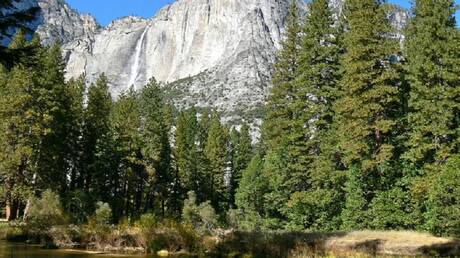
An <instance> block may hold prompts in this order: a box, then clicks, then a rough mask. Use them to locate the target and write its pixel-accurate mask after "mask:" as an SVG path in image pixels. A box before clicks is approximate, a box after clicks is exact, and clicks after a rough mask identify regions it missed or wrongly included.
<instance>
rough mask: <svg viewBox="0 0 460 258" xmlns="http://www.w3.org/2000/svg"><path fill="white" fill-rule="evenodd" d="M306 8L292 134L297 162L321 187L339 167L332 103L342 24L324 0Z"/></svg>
mask: <svg viewBox="0 0 460 258" xmlns="http://www.w3.org/2000/svg"><path fill="white" fill-rule="evenodd" d="M309 10H310V12H309V15H308V16H307V18H306V21H305V26H304V29H303V37H302V44H301V59H300V65H299V76H298V80H297V82H296V84H297V88H298V90H297V98H296V101H295V102H294V103H293V106H294V109H296V110H297V112H296V113H297V116H296V118H295V119H294V122H293V123H294V124H295V125H296V130H295V131H294V133H293V134H292V135H293V136H292V137H293V141H294V142H296V143H297V144H296V145H295V146H296V147H297V148H296V150H297V151H296V152H297V153H298V154H297V155H296V156H298V158H297V160H298V163H300V164H301V166H303V167H304V168H307V170H308V171H309V174H310V177H311V181H312V186H313V187H319V188H322V187H325V185H324V184H326V183H327V181H330V180H331V179H334V178H335V177H336V176H337V175H336V173H334V174H333V172H334V171H336V170H337V167H338V162H337V159H336V158H334V155H336V154H337V150H335V146H336V139H335V138H336V137H335V125H334V124H333V122H334V118H335V115H334V110H333V104H334V102H335V101H336V100H337V98H338V97H339V95H340V93H339V85H338V84H339V81H340V79H341V66H340V58H341V56H342V55H343V46H342V37H343V31H342V30H343V24H342V21H341V20H339V21H336V20H335V19H334V16H333V12H332V10H331V9H330V7H329V2H328V1H327V0H313V1H312V2H311V3H310V5H309ZM334 183H337V182H334Z"/></svg>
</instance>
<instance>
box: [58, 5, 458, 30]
mask: <svg viewBox="0 0 460 258" xmlns="http://www.w3.org/2000/svg"><path fill="white" fill-rule="evenodd" d="M174 1H175V0H110V1H107V0H67V2H68V3H69V4H70V5H71V6H72V7H73V8H75V9H77V10H79V11H80V12H84V13H90V14H92V15H93V16H95V17H96V19H97V20H98V22H99V23H101V24H102V25H107V24H109V23H110V22H111V21H113V20H114V19H116V18H119V17H123V16H127V15H139V16H143V17H146V18H148V17H152V16H153V15H154V14H155V13H156V12H157V11H158V10H159V9H160V8H161V7H163V6H165V5H167V4H169V3H172V2H174ZM234 1H238V0H234ZM390 2H392V3H396V4H399V5H401V6H404V7H407V8H409V7H410V2H411V1H410V0H390ZM457 3H458V4H460V0H457ZM457 19H458V20H459V19H460V17H458V18H457Z"/></svg>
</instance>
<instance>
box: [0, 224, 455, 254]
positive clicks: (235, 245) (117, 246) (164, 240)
mask: <svg viewBox="0 0 460 258" xmlns="http://www.w3.org/2000/svg"><path fill="white" fill-rule="evenodd" d="M191 230H192V229H190V228H187V227H183V226H181V225H180V224H174V225H172V224H171V225H165V226H164V227H162V228H158V229H155V230H152V233H151V235H150V236H148V235H146V234H145V232H144V233H143V232H142V230H141V229H140V228H138V227H135V226H133V227H126V226H125V227H114V228H112V229H111V230H110V232H109V231H107V232H106V233H105V235H104V236H102V235H100V236H99V238H97V237H90V236H88V235H85V234H87V233H85V232H84V229H82V228H78V227H77V226H66V227H57V228H53V229H52V230H51V231H50V232H51V234H52V241H53V245H55V246H56V247H57V248H60V249H66V250H67V251H70V250H74V251H75V250H77V251H78V252H81V251H82V250H85V251H91V252H94V253H99V254H100V253H104V254H108V253H122V254H131V255H132V254H146V253H153V254H156V253H158V252H159V251H163V253H164V254H169V255H176V256H177V255H179V254H180V255H182V257H280V258H306V257H356V256H360V257H375V256H383V257H384V256H390V255H391V256H393V255H396V256H403V257H404V256H427V257H431V256H459V255H460V241H459V240H458V239H455V238H440V237H434V236H432V235H430V234H427V233H420V232H411V231H355V232H335V233H312V232H281V231H276V232H275V231H270V232H244V231H231V230H228V231H223V230H221V231H216V232H213V234H208V235H199V234H197V233H196V232H193V231H191ZM154 231H155V233H153V232H154ZM21 234H24V232H21V228H20V226H18V225H10V226H8V227H5V226H2V227H1V228H0V237H1V238H2V239H7V240H10V241H24V240H25V241H29V242H30V241H31V240H30V239H27V236H24V235H21ZM26 239H27V240H26ZM88 254H89V253H88Z"/></svg>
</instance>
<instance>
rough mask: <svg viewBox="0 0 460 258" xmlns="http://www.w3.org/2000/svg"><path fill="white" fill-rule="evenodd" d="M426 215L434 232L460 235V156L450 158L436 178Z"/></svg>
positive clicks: (430, 193)
mask: <svg viewBox="0 0 460 258" xmlns="http://www.w3.org/2000/svg"><path fill="white" fill-rule="evenodd" d="M425 215H426V217H427V223H426V227H427V229H428V230H429V231H431V232H432V233H434V234H436V235H446V236H460V156H458V155H456V156H453V157H452V158H450V159H449V161H448V162H447V164H445V165H444V166H443V167H442V169H441V171H440V172H439V173H438V174H437V176H436V178H434V182H433V184H432V186H431V187H430V191H429V197H428V211H427V213H426V214H425Z"/></svg>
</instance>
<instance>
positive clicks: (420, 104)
mask: <svg viewBox="0 0 460 258" xmlns="http://www.w3.org/2000/svg"><path fill="white" fill-rule="evenodd" d="M455 11H456V6H455V2H454V1H453V0H439V1H429V0H417V1H415V6H414V17H413V19H412V20H411V22H410V25H409V28H408V30H407V33H406V43H405V54H406V58H407V65H406V71H407V79H408V81H409V83H410V98H409V109H410V111H409V115H408V125H409V128H410V130H409V140H408V143H407V146H408V151H407V153H406V155H405V156H406V158H407V159H409V160H410V161H411V162H414V163H416V164H417V165H418V166H423V165H424V164H427V165H428V164H432V165H436V166H437V165H439V164H442V163H445V162H446V160H447V159H448V158H449V157H450V156H452V154H455V153H458V151H459V144H460V134H459V132H460V131H459V121H460V120H459V114H460V111H459V110H460V104H459V103H460V102H459V98H460V78H459V74H460V35H459V31H458V29H457V28H456V21H455V16H454V15H455Z"/></svg>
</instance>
